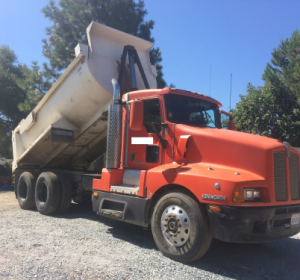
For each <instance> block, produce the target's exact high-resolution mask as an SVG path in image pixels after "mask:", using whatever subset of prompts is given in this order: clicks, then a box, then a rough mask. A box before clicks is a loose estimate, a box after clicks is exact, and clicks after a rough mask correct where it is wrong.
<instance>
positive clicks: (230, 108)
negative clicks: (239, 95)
mask: <svg viewBox="0 0 300 280" xmlns="http://www.w3.org/2000/svg"><path fill="white" fill-rule="evenodd" d="M231 92H232V73H231V75H230V98H229V110H231Z"/></svg>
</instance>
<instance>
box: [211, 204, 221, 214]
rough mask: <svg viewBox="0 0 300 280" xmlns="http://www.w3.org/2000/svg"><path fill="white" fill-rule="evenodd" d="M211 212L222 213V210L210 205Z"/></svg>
mask: <svg viewBox="0 0 300 280" xmlns="http://www.w3.org/2000/svg"><path fill="white" fill-rule="evenodd" d="M209 210H210V211H213V212H218V213H219V212H221V208H220V207H219V206H214V205H209Z"/></svg>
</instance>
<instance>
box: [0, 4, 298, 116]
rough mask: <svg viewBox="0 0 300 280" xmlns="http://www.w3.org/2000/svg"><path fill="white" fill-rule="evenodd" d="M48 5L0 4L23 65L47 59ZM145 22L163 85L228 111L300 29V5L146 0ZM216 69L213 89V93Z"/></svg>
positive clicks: (5, 38)
mask: <svg viewBox="0 0 300 280" xmlns="http://www.w3.org/2000/svg"><path fill="white" fill-rule="evenodd" d="M48 2H49V1H48V0H26V1H24V0H10V1H5V0H0V44H6V45H9V46H10V48H11V49H13V50H14V51H15V53H16V54H17V56H18V59H19V62H20V63H25V64H27V65H30V63H31V61H33V60H37V61H38V62H39V63H40V64H41V63H42V62H45V61H47V60H46V59H45V58H44V57H43V55H42V42H41V40H42V39H43V38H46V35H45V33H44V31H45V27H47V26H51V22H50V21H48V20H47V19H46V18H44V17H43V14H42V13H41V9H42V8H43V7H44V6H46V4H47V3H48ZM145 5H146V9H147V10H148V15H147V17H146V20H149V19H152V20H154V21H155V27H154V30H153V33H152V34H153V36H154V38H155V46H158V47H160V48H161V51H162V57H163V62H162V64H163V67H164V68H163V72H164V75H165V76H164V78H165V79H166V81H167V82H168V83H171V82H172V83H174V84H175V85H176V87H177V88H181V89H186V90H192V91H197V92H201V93H203V94H207V95H208V94H209V92H211V96H212V97H214V98H216V99H218V100H220V101H221V103H222V104H223V109H224V110H228V108H229V92H230V75H231V73H232V75H233V79H232V80H233V83H232V104H231V106H232V107H234V106H235V103H236V102H238V101H239V100H240V98H239V94H246V87H247V83H248V82H251V83H252V84H253V85H255V86H259V85H263V81H262V80H261V76H262V74H263V72H264V69H265V66H266V64H267V62H269V61H270V60H271V52H272V50H273V48H275V47H277V46H278V45H279V44H280V40H281V39H286V38H289V37H290V36H291V33H292V32H293V31H294V30H295V29H299V28H300V21H299V11H300V1H294V0H285V1H283V0H281V1H278V0H272V1H271V0H268V1H267V0H260V1H258V0H243V1H241V0H226V1H225V0H222V1H221V0H214V1H199V0H187V1H182V0H172V1H171V0H145ZM210 67H211V69H212V70H211V87H210V82H209V81H210Z"/></svg>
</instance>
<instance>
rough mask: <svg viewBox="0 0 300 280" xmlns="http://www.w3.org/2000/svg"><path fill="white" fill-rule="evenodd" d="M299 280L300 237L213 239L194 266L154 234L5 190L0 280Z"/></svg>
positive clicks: (0, 213)
mask: <svg viewBox="0 0 300 280" xmlns="http://www.w3.org/2000/svg"><path fill="white" fill-rule="evenodd" d="M9 278H12V279H32V278H37V279H300V234H298V235H296V236H294V237H292V238H288V239H284V240H280V241H277V242H273V243H270V244H266V245H244V244H230V243H225V242H221V241H217V240H214V241H213V243H212V246H211V248H210V250H209V251H208V253H207V254H206V255H205V256H204V257H203V258H201V259H200V260H198V261H197V262H195V263H192V264H181V263H177V262H175V261H172V260H169V259H167V258H165V257H164V256H163V255H162V254H161V253H160V252H159V251H158V249H157V248H156V246H155V243H154V241H153V238H152V235H151V231H150V230H144V229H143V228H141V227H138V226H135V225H131V224H126V223H123V222H118V221H114V220H111V219H107V218H104V217H101V216H97V215H96V214H95V213H93V212H92V211H91V209H90V207H88V206H85V207H82V206H80V205H78V204H72V207H71V210H70V212H68V213H67V214H64V215H63V216H43V215H40V214H39V213H38V212H37V211H36V210H33V211H24V210H21V209H20V208H19V205H18V203H17V200H16V199H15V198H14V193H13V192H0V279H9Z"/></svg>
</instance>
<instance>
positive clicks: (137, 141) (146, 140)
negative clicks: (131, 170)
mask: <svg viewBox="0 0 300 280" xmlns="http://www.w3.org/2000/svg"><path fill="white" fill-rule="evenodd" d="M131 144H132V145H141V144H150V145H153V137H131Z"/></svg>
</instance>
